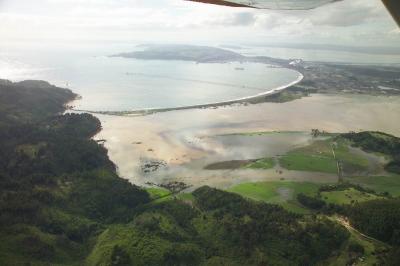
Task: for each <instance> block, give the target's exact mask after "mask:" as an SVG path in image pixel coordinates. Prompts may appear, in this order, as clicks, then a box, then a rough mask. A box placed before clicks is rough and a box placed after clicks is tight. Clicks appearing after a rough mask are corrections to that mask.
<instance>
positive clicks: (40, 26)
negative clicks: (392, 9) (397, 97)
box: [0, 0, 400, 47]
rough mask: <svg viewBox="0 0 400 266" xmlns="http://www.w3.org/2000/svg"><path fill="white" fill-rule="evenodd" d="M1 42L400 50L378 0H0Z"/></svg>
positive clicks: (399, 37)
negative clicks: (321, 0)
mask: <svg viewBox="0 0 400 266" xmlns="http://www.w3.org/2000/svg"><path fill="white" fill-rule="evenodd" d="M0 34H1V40H2V42H3V41H6V42H9V43H11V42H18V41H24V42H44V41H45V42H53V41H55V42H57V41H62V42H67V43H68V42H80V41H118V42H124V41H130V42H131V41H134V42H138V43H147V42H160V43H167V42H170V43H200V44H221V43H225V44H263V43H268V42H285V43H291V42H298V43H325V44H336V45H352V46H360V45H363V46H394V47H396V46H397V47H400V30H399V29H398V27H397V26H396V24H395V23H394V22H393V20H392V18H391V17H390V15H389V14H388V12H387V11H386V9H385V8H384V7H383V5H382V3H381V1H379V0H344V1H343V2H339V3H334V4H330V5H327V6H324V7H320V8H317V9H315V10H310V11H271V10H253V9H246V8H228V7H220V6H212V5H205V4H199V3H192V2H187V1H183V0H182V1H181V0H35V1H33V0H0Z"/></svg>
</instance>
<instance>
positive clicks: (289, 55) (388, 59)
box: [229, 46, 400, 66]
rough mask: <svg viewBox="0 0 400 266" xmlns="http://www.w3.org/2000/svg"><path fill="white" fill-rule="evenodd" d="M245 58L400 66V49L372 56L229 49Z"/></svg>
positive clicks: (315, 50)
mask: <svg viewBox="0 0 400 266" xmlns="http://www.w3.org/2000/svg"><path fill="white" fill-rule="evenodd" d="M229 50H232V51H234V52H238V53H241V54H243V55H247V56H270V57H275V58H282V59H293V58H296V59H303V60H305V61H317V62H331V63H332V62H333V63H345V64H372V65H397V66H400V48H399V52H398V53H396V54H383V53H382V54H374V53H365V52H351V51H337V50H320V49H301V48H280V47H260V46H259V47H250V46H247V47H246V46H243V47H241V48H240V49H229Z"/></svg>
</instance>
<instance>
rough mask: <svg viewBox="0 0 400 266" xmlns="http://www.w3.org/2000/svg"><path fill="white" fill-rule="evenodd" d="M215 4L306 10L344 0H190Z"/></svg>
mask: <svg viewBox="0 0 400 266" xmlns="http://www.w3.org/2000/svg"><path fill="white" fill-rule="evenodd" d="M189 1H193V2H201V3H208V4H215V5H224V6H233V7H253V8H263V9H279V10H306V9H313V8H316V7H319V6H322V5H325V4H328V3H333V2H338V1H342V0H189Z"/></svg>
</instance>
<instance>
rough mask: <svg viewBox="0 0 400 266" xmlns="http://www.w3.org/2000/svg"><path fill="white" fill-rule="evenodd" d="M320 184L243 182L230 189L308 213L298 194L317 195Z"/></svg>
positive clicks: (249, 196) (256, 198)
mask: <svg viewBox="0 0 400 266" xmlns="http://www.w3.org/2000/svg"><path fill="white" fill-rule="evenodd" d="M319 186H320V185H318V184H314V183H306V182H286V181H274V182H259V183H243V184H239V185H236V186H234V187H231V188H230V189H229V190H228V191H230V192H234V193H237V194H239V195H242V196H243V197H246V198H250V199H253V200H258V201H264V202H268V203H275V204H279V205H281V206H283V207H284V208H286V209H288V210H290V211H293V212H297V213H308V210H307V209H306V208H304V207H303V206H302V205H301V204H300V203H299V202H297V200H296V196H297V194H299V193H303V194H306V195H309V196H315V195H316V194H317V192H318V188H319Z"/></svg>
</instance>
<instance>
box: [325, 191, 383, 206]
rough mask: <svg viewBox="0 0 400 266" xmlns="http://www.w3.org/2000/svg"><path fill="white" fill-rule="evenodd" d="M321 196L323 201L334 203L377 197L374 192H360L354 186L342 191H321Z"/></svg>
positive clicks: (350, 202)
mask: <svg viewBox="0 0 400 266" xmlns="http://www.w3.org/2000/svg"><path fill="white" fill-rule="evenodd" d="M321 197H322V199H323V200H324V201H326V202H328V203H334V204H339V205H342V204H352V203H355V202H363V201H367V200H374V199H378V198H379V197H378V196H376V195H374V194H370V193H365V192H361V191H358V190H356V189H354V188H349V189H346V190H342V191H329V192H321Z"/></svg>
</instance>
